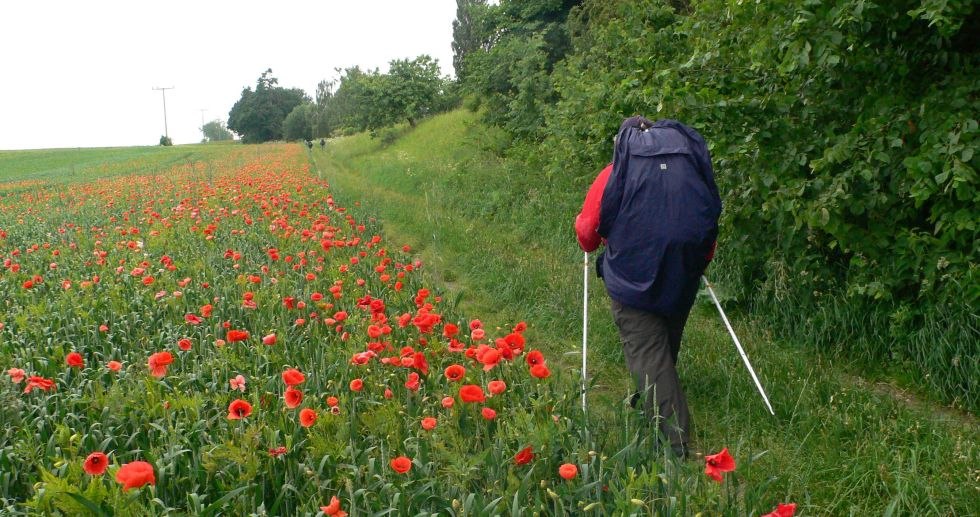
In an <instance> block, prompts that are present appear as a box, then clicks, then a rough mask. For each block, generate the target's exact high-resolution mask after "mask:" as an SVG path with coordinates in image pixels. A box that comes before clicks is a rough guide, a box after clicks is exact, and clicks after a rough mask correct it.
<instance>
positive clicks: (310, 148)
mask: <svg viewBox="0 0 980 517" xmlns="http://www.w3.org/2000/svg"><path fill="white" fill-rule="evenodd" d="M306 148H307V149H309V150H311V151H312V150H313V140H307V141H306Z"/></svg>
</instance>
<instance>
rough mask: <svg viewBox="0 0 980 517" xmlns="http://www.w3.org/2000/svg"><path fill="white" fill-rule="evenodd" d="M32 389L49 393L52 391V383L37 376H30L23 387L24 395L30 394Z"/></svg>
mask: <svg viewBox="0 0 980 517" xmlns="http://www.w3.org/2000/svg"><path fill="white" fill-rule="evenodd" d="M34 388H37V389H40V390H43V391H49V390H53V389H54V381H52V380H51V379H45V378H44V377H39V376H37V375H31V376H30V377H28V378H27V386H25V387H24V393H30V392H31V391H32V390H33V389H34Z"/></svg>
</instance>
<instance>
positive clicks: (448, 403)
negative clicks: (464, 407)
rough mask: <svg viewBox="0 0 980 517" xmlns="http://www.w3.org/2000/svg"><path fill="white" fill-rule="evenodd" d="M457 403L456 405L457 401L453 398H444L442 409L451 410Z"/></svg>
mask: <svg viewBox="0 0 980 517" xmlns="http://www.w3.org/2000/svg"><path fill="white" fill-rule="evenodd" d="M455 403H456V399H454V398H452V397H443V398H442V407H444V408H446V409H449V408H451V407H453V404H455Z"/></svg>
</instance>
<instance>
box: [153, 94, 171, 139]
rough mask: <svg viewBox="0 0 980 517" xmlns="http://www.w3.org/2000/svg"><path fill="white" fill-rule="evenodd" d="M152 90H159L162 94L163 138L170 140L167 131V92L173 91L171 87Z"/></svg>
mask: <svg viewBox="0 0 980 517" xmlns="http://www.w3.org/2000/svg"><path fill="white" fill-rule="evenodd" d="M153 89H154V90H160V93H162V94H163V136H165V137H167V138H170V132H169V131H168V130H167V90H173V89H174V87H173V86H166V87H164V88H157V87H156V86H154V87H153Z"/></svg>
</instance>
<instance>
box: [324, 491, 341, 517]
mask: <svg viewBox="0 0 980 517" xmlns="http://www.w3.org/2000/svg"><path fill="white" fill-rule="evenodd" d="M320 511H321V512H323V514H324V515H330V516H332V517H347V512H345V511H343V510H341V509H340V499H337V496H332V497H331V498H330V504H328V505H327V506H321V507H320Z"/></svg>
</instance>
